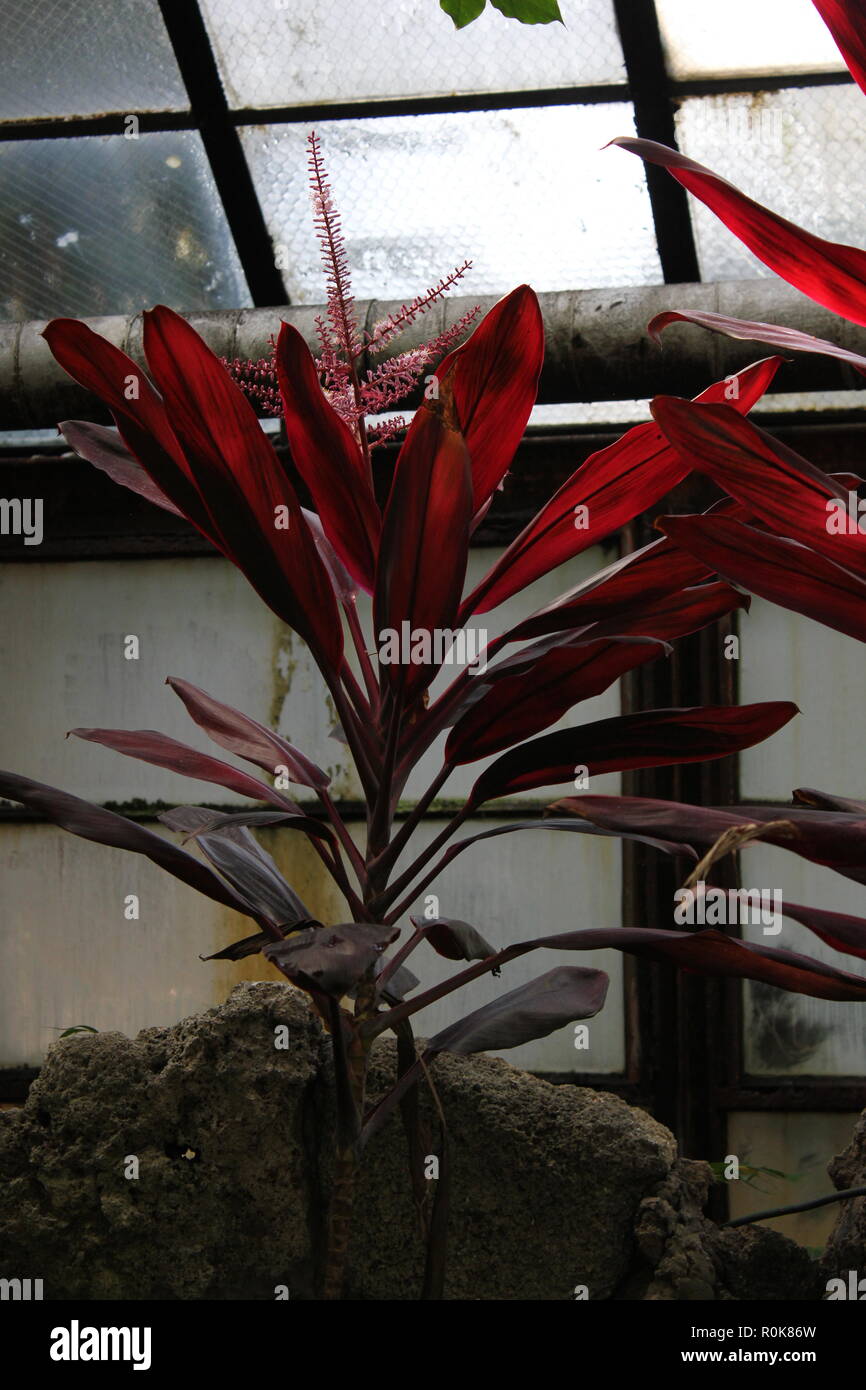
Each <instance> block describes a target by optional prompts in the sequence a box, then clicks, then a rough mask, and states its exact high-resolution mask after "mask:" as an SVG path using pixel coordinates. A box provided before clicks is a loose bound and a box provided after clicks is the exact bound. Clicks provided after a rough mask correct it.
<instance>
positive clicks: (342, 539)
mask: <svg viewBox="0 0 866 1390" xmlns="http://www.w3.org/2000/svg"><path fill="white" fill-rule="evenodd" d="M276 365H277V378H278V380H279V385H280V394H281V395H282V398H283V411H284V414H283V423H284V425H285V429H286V438H287V439H288V442H289V448H290V450H291V454H292V459H293V461H294V464H295V467H296V468H297V470H298V472H299V473H300V475H301V477H302V478H303V480H304V482H305V483H306V485H307V487H308V488H309V491H310V496H311V497H312V499H313V502H314V503H315V506H316V509H317V511H318V514H319V517H320V518H321V522H322V526H323V528H324V531H325V535H326V536H327V538H328V540H329V541H330V543H331V545H332V546H333V547H334V549H335V551H336V552H337V555H338V556H339V558H340V560H341V562H342V564H343V565H345V567H346V569H347V570H348V571H349V573H350V574H351V575H352V576H353V578H354V579H356V580H357V581H358V583H359V584H360V585H361V586H362V587H363V588H364V589H366V590H367V592H368V593H369V592H370V591H371V590H372V588H373V580H374V576H375V573H376V556H377V553H378V549H379V534H380V531H381V527H382V518H381V515H380V513H379V507H378V504H377V502H376V498H375V496H374V494H373V482H372V479H371V477H370V475H369V469H368V468H367V465H366V463H365V461H364V458H363V455H362V454H361V450H360V448H359V447H358V443H357V441H356V440H355V438H354V437H353V435H352V433H351V431H350V429H349V427H348V425H346V424H345V422H344V421H343V420H341V419H340V417H339V415H338V414H337V412H336V411H335V410H334V408H333V406H332V405H331V404H330V402H329V401H328V400H327V398H326V397H325V393H324V392H323V390H322V388H321V386H320V384H319V376H318V372H317V371H316V364H315V362H314V361H313V356H312V353H311V352H310V350H309V348H308V347H307V344H306V343H305V342H304V339H303V337H302V335H301V334H300V333H299V332H298V330H297V329H296V328H293V327H292V325H291V324H289V323H283V324H282V325H281V327H280V335H279V338H278V340H277V352H276Z"/></svg>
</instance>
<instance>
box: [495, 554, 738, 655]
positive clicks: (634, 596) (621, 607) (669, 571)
mask: <svg viewBox="0 0 866 1390" xmlns="http://www.w3.org/2000/svg"><path fill="white" fill-rule="evenodd" d="M711 573H712V571H711V570H710V569H709V568H708V567H707V566H706V565H702V564H700V563H698V562H697V561H696V560H695V559H694V557H693V556H692V555H690V554H688V553H687V552H686V551H684V550H681V549H680V548H679V547H678V546H675V545H673V544H672V543H671V542H670V541H666V540H660V541H653V542H652V543H651V544H650V545H646V546H644V547H643V549H642V550H636V551H635V552H634V553H633V554H631V555H625V556H623V558H622V559H620V560H615V561H614V562H613V564H612V565H607V566H606V567H605V568H604V569H603V570H599V571H598V573H597V574H594V575H592V576H591V577H590V578H589V579H585V580H584V581H583V583H581V584H577V585H576V586H575V587H574V588H573V589H569V591H568V593H566V594H563V595H562V597H561V598H558V599H556V600H554V602H553V603H549V604H547V606H546V607H545V608H540V609H539V610H538V612H537V613H533V614H532V616H531V617H529V618H526V619H524V621H523V622H522V623H518V624H517V626H516V627H513V628H511V629H510V631H508V632H506V633H505V634H504V636H503V637H502V638H500V644H503V643H506V642H520V641H522V640H523V639H524V638H528V637H542V636H544V634H545V633H548V632H565V631H568V630H569V629H571V628H574V627H579V626H580V625H581V624H582V623H594V622H600V621H602V620H604V619H607V618H611V619H613V620H616V618H617V616H618V615H620V614H626V613H630V612H632V610H633V609H635V607H639V606H641V605H642V604H644V603H651V602H652V601H653V600H654V599H659V598H663V597H664V596H665V595H667V594H669V593H672V592H675V591H677V590H679V589H683V588H685V587H686V586H687V585H691V584H698V583H700V581H701V580H703V579H705V578H707V577H708V576H709V575H710V574H711Z"/></svg>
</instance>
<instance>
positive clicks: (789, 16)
mask: <svg viewBox="0 0 866 1390" xmlns="http://www.w3.org/2000/svg"><path fill="white" fill-rule="evenodd" d="M656 10H657V12H658V17H659V26H660V28H661V31H662V39H663V41H664V46H665V52H666V55H667V63H668V70H669V71H670V72H671V73H672V74H673V76H674V77H727V76H731V75H733V74H740V73H764V72H766V73H778V72H826V71H833V70H835V69H837V68H839V69H842V70H843V71H844V68H845V64H844V63H843V61H842V57H841V54H840V53H839V50H838V48H837V47H836V45H835V43H834V42H833V40H832V38H831V37H830V31H829V29H828V28H827V26H826V25H825V23H824V21H823V20H822V19H821V17H820V15H819V14H818V11H817V10H816V9H815V7H814V6H813V4H812V0H725V4H724V5H710V4H707V3H706V0H704V3H700V2H699V3H696V0H656Z"/></svg>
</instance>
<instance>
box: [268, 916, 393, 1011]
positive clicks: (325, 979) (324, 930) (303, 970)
mask: <svg viewBox="0 0 866 1390" xmlns="http://www.w3.org/2000/svg"><path fill="white" fill-rule="evenodd" d="M398 935H399V931H398V929H397V928H396V927H383V926H376V925H371V924H370V923H369V922H342V923H340V924H339V925H337V926H335V927H319V928H312V929H308V930H306V931H301V932H298V933H297V935H295V936H292V937H291V939H290V940H289V941H284V942H280V941H275V942H273V943H272V944H271V945H269V946H266V947H265V948H264V954H265V955H266V956H267V958H268V960H270V961H272V962H273V964H274V965H276V966H277V968H278V969H279V970H281V971H282V972H283V974H284V975H285V976H286V977H287V978H288V979H289V980H291V981H292V983H293V984H296V985H299V986H300V987H301V988H302V989H309V988H310V986H312V987H313V988H315V989H318V990H321V991H322V992H323V993H324V994H328V995H330V996H331V997H332V998H333V999H340V998H342V996H343V995H344V994H348V993H349V991H350V990H352V989H354V988H355V986H356V985H358V984H359V982H360V981H361V979H362V978H363V976H364V975H365V974H366V973H367V971H368V970H369V969H370V968H371V966H373V965H375V963H376V961H377V960H378V959H379V956H380V955H381V954H382V952H383V951H384V950H385V948H386V947H387V946H389V945H390V944H391V942H392V941H393V940H394V938H395V937H396V936H398Z"/></svg>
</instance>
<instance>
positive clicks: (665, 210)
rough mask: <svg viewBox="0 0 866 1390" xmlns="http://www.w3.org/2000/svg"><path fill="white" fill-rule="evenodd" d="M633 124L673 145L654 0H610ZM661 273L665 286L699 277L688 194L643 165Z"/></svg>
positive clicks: (648, 135)
mask: <svg viewBox="0 0 866 1390" xmlns="http://www.w3.org/2000/svg"><path fill="white" fill-rule="evenodd" d="M613 7H614V12H615V14H616V22H617V26H618V28H619V36H620V41H621V43H622V51H623V57H624V59H625V68H626V72H627V74H628V81H629V88H630V89H631V96H632V101H633V103H634V120H635V128H636V130H637V133H638V135H639V136H640V137H641V139H644V140H656V141H658V142H659V143H660V144H662V145H670V146H672V147H673V148H676V131H675V127H674V107H673V101H672V98H671V84H670V81H669V79H668V73H667V67H666V65H665V58H664V50H663V49H662V41H661V34H660V33H659V25H658V18H657V16H656V9H655V4H654V0H613ZM646 181H647V188H648V190H649V196H650V204H651V206H652V213H653V222H654V223H655V233H656V242H657V244H658V251H659V260H660V261H661V267H662V274H663V275H664V278H665V282H666V283H667V284H680V283H688V282H694V281H697V280H700V278H701V273H700V269H699V266H698V253H697V249H696V247H695V238H694V233H693V231H692V220H691V216H690V213H689V204H688V195H687V193H686V191H685V189H684V188H683V187H682V186H681V185H680V184H678V183H677V182H676V180H675V179H673V178H671V176H670V174H669V173H668V172H667V170H665V169H661V168H658V167H657V166H656V165H653V164H648V165H646Z"/></svg>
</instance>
